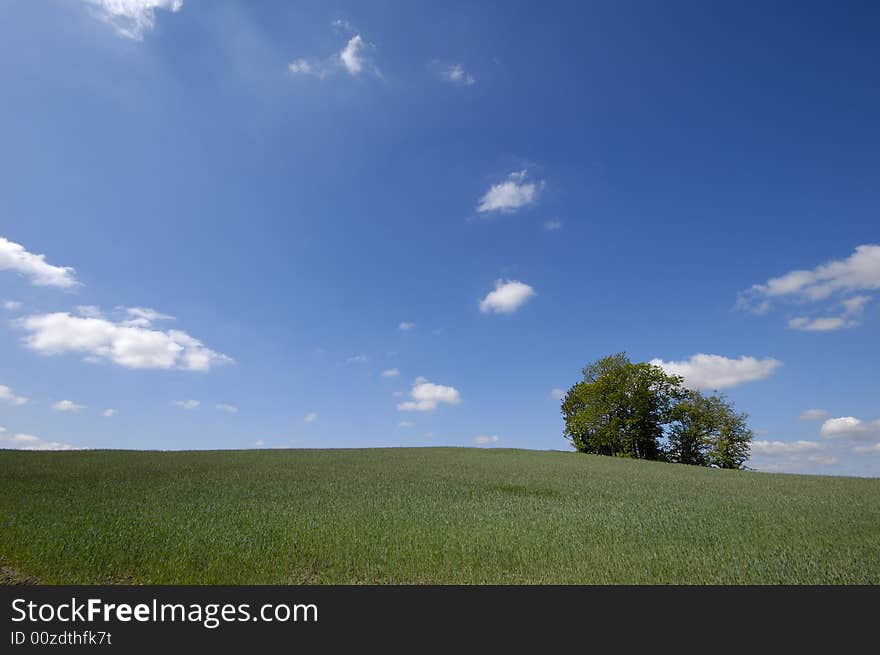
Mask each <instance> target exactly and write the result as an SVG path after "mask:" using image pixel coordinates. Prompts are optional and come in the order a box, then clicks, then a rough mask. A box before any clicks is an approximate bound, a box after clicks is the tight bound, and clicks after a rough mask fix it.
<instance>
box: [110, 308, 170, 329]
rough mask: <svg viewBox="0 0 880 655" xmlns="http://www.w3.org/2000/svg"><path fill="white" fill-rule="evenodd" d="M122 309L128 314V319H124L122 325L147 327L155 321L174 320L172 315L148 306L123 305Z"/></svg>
mask: <svg viewBox="0 0 880 655" xmlns="http://www.w3.org/2000/svg"><path fill="white" fill-rule="evenodd" d="M123 309H125V313H126V314H127V315H128V316H129V318H128V320H126V321H124V323H123V324H124V325H131V326H135V327H149V326H150V325H152V324H153V322H155V321H173V320H176V319H175V318H174V317H173V316H169V315H168V314H162V313H161V312H157V311H156V310H155V309H151V308H150V307H124V308H123Z"/></svg>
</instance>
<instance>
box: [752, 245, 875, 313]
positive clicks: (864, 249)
mask: <svg viewBox="0 0 880 655" xmlns="http://www.w3.org/2000/svg"><path fill="white" fill-rule="evenodd" d="M875 289H880V245H877V244H865V245H861V246H857V247H856V249H855V251H854V252H853V254H852V255H850V256H849V257H847V258H846V259H837V260H833V261H830V262H827V263H825V264H822V265H820V266H817V267H816V268H814V269H812V270H809V271H806V270H798V271H791V272H789V273H786V274H785V275H782V276H781V277H776V278H771V279H770V280H767V282H765V283H764V284H756V285H754V286H753V287H752V288H751V289H750V290H749V291H748V292H746V293H753V294H757V295H759V296H763V297H768V298H779V297H784V296H795V297H799V298H802V299H805V300H822V299H823V298H827V297H828V296H830V295H831V294H832V293H835V292H840V291H862V290H875Z"/></svg>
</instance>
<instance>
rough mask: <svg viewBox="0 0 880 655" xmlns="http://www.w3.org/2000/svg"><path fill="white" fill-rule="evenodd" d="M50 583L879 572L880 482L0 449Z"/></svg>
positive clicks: (795, 577)
mask: <svg viewBox="0 0 880 655" xmlns="http://www.w3.org/2000/svg"><path fill="white" fill-rule="evenodd" d="M0 566H2V567H3V571H4V574H3V575H5V577H6V579H7V581H9V580H32V581H39V582H46V583H104V582H120V583H206V584H213V583H231V584H238V583H277V584H288V583H290V584H300V583H502V584H503V583H759V584H760V583H831V584H835V583H875V584H876V583H880V480H865V479H853V478H831V477H810V476H796V475H773V474H761V473H748V472H737V471H722V470H716V469H703V468H694V467H687V466H681V465H673V464H661V463H654V462H642V461H630V460H620V459H612V458H606V457H597V456H588V455H581V454H576V453H561V452H537V451H522V450H500V449H498V450H481V449H459V448H418V449H366V450H253V451H219V452H162V453H160V452H131V451H80V452H19V451H0Z"/></svg>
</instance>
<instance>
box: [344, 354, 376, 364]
mask: <svg viewBox="0 0 880 655" xmlns="http://www.w3.org/2000/svg"><path fill="white" fill-rule="evenodd" d="M368 361H370V358H369V357H367V356H366V355H354V356H352V357H349V358H348V359H346V360H345V363H346V364H366V363H367V362H368Z"/></svg>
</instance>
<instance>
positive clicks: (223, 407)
mask: <svg viewBox="0 0 880 655" xmlns="http://www.w3.org/2000/svg"><path fill="white" fill-rule="evenodd" d="M214 407H215V409H217V411H218V412H226V413H227V414H237V413H238V407H236V406H235V405H230V404H229V403H217V404H216V405H214Z"/></svg>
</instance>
